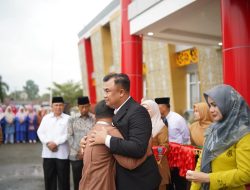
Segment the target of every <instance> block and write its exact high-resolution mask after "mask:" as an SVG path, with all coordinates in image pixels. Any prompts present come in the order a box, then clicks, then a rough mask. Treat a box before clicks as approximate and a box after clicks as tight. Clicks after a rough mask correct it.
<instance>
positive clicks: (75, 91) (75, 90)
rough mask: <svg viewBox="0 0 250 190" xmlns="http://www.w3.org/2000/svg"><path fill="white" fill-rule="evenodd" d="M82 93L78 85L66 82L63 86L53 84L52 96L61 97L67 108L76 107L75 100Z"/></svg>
mask: <svg viewBox="0 0 250 190" xmlns="http://www.w3.org/2000/svg"><path fill="white" fill-rule="evenodd" d="M82 94H83V91H82V88H81V85H80V84H79V83H74V82H73V81H68V82H66V83H63V84H58V83H55V82H54V83H53V87H52V96H62V97H63V98H64V101H65V102H66V103H68V104H69V107H71V106H74V105H76V99H77V97H79V96H82Z"/></svg>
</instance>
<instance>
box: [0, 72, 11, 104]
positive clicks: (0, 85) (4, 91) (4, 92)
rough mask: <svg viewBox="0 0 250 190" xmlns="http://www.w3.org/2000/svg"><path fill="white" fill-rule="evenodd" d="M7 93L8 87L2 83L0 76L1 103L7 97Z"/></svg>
mask: <svg viewBox="0 0 250 190" xmlns="http://www.w3.org/2000/svg"><path fill="white" fill-rule="evenodd" d="M7 91H9V86H8V85H7V84H6V83H5V82H3V81H2V76H1V75H0V101H1V102H3V101H4V98H5V97H6V96H7Z"/></svg>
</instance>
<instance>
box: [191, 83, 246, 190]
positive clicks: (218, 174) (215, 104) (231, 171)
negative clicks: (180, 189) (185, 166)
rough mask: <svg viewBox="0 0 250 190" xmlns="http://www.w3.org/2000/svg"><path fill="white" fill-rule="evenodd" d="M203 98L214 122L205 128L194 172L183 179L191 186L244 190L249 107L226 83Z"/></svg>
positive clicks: (205, 94)
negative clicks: (202, 144)
mask: <svg viewBox="0 0 250 190" xmlns="http://www.w3.org/2000/svg"><path fill="white" fill-rule="evenodd" d="M204 97H205V99H206V101H207V104H208V106H209V110H210V113H211V116H212V118H213V121H214V123H213V124H212V125H210V127H209V128H208V129H207V131H206V135H205V138H206V139H205V143H204V147H203V151H202V156H201V157H200V158H199V161H198V163H197V166H196V171H188V172H187V174H186V178H187V179H188V180H190V181H193V182H194V183H192V186H191V190H195V189H205V190H206V189H234V190H236V189H237V190H238V189H239V190H240V189H245V188H246V187H245V186H246V185H247V184H250V156H249V155H250V143H249V142H250V109H249V106H248V105H247V103H246V102H245V100H244V99H243V98H242V97H241V95H240V94H239V93H238V92H237V91H236V90H235V89H233V88H232V87H231V86H229V85H218V86H216V87H214V88H212V89H210V90H208V91H207V92H206V93H204Z"/></svg>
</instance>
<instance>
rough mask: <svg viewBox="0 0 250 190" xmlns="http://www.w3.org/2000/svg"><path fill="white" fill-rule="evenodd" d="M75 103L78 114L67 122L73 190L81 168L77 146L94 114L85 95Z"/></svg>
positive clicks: (80, 154) (87, 129)
mask: <svg viewBox="0 0 250 190" xmlns="http://www.w3.org/2000/svg"><path fill="white" fill-rule="evenodd" d="M77 104H78V109H79V112H80V114H79V115H76V116H72V117H70V118H69V121H68V124H67V126H68V135H67V138H68V142H69V146H70V154H69V159H70V163H71V166H72V173H73V181H74V189H75V190H78V189H79V182H80V180H81V177H82V168H83V160H82V159H83V155H82V153H81V150H80V147H79V144H80V140H81V138H82V137H83V136H86V135H87V133H88V132H89V130H90V129H91V128H92V127H93V126H94V124H95V118H94V115H93V114H92V113H90V102H89V98H88V97H87V96H82V97H78V99H77Z"/></svg>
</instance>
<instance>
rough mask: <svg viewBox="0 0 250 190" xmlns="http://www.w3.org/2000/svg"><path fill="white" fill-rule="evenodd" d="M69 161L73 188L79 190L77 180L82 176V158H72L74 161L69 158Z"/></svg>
mask: <svg viewBox="0 0 250 190" xmlns="http://www.w3.org/2000/svg"><path fill="white" fill-rule="evenodd" d="M70 163H71V166H72V174H73V181H74V190H79V182H80V180H81V178H82V168H83V161H82V160H74V161H73V160H71V161H70Z"/></svg>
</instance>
